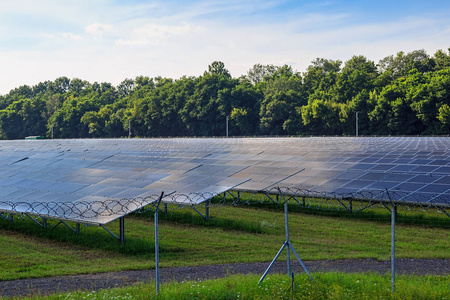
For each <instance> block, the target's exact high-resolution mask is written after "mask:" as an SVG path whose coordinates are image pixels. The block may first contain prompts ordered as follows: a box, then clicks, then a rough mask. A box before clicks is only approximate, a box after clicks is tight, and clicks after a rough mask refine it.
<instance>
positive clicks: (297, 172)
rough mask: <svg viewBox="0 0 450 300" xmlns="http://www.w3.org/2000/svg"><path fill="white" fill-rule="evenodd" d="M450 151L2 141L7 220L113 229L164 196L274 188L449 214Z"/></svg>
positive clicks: (335, 143) (367, 143)
mask: <svg viewBox="0 0 450 300" xmlns="http://www.w3.org/2000/svg"><path fill="white" fill-rule="evenodd" d="M449 146H450V138H445V137H425V138H419V137H404V138H397V137H378V138H369V137H366V138H342V137H341V138H338V137H337V138H329V137H327V138H233V139H191V138H186V139H104V140H91V139H89V140H22V141H2V142H0V167H1V168H0V210H3V211H7V212H8V211H17V212H29V211H30V205H31V204H33V205H39V204H42V203H46V204H47V205H46V207H45V209H42V215H46V216H49V217H54V218H60V219H67V220H74V221H80V222H92V223H98V224H106V223H108V222H110V221H112V220H114V219H117V218H118V217H120V216H123V215H124V214H126V213H129V212H131V211H134V210H136V209H139V208H141V207H143V206H145V205H148V204H150V203H152V202H154V201H156V200H157V199H158V197H159V195H160V194H161V192H164V193H165V194H166V195H168V194H171V195H172V196H170V197H166V198H164V199H163V201H166V202H175V203H178V204H198V203H200V202H202V201H205V200H207V199H209V198H211V197H213V196H214V195H217V194H219V193H222V192H224V191H227V190H230V189H233V190H238V191H261V190H268V189H270V188H273V187H285V188H290V187H295V188H299V189H302V190H303V191H304V192H305V194H308V193H311V194H313V193H321V194H323V195H327V196H330V197H357V198H361V199H371V200H381V201H383V200H391V199H392V200H395V201H405V202H417V201H419V202H424V203H425V202H427V203H429V202H432V203H435V204H436V203H437V204H442V205H449V200H448V199H449V196H450V175H449V174H450V172H449V171H450V151H449V150H448V149H450V147H449ZM130 200H133V201H130ZM11 203H12V204H13V206H14V207H13V208H12V207H11ZM34 209H35V207H34ZM99 211H100V212H101V213H98V212H99Z"/></svg>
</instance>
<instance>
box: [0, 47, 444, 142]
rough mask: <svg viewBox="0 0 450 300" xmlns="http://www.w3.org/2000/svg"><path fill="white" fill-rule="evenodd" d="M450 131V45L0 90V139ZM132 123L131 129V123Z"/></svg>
mask: <svg viewBox="0 0 450 300" xmlns="http://www.w3.org/2000/svg"><path fill="white" fill-rule="evenodd" d="M356 113H358V119H359V133H360V134H361V135H447V134H450V49H448V51H442V50H439V51H437V52H436V53H435V54H434V55H433V56H430V55H428V54H427V53H426V52H425V51H424V50H415V51H412V52H410V53H404V52H399V53H397V54H396V55H391V56H388V57H385V58H383V59H381V60H380V61H379V62H378V63H375V62H373V61H370V60H368V59H367V58H366V57H364V56H362V55H355V56H353V57H352V58H351V59H349V60H348V61H346V62H342V61H340V60H330V59H325V58H317V59H315V60H314V61H312V62H311V65H310V66H309V67H308V68H307V70H306V71H305V72H303V73H299V72H297V71H295V70H293V69H292V67H291V66H288V65H283V66H274V65H261V64H256V65H254V66H253V67H252V68H251V69H250V70H249V71H248V73H247V74H246V75H244V76H241V77H239V78H233V77H232V76H231V74H230V72H229V71H228V69H227V68H226V66H225V64H224V63H223V62H220V61H215V62H213V63H211V65H209V66H208V67H207V69H206V71H205V72H204V73H203V75H201V76H199V77H181V78H179V79H171V78H162V77H155V78H149V77H146V76H138V77H136V78H134V79H130V78H127V79H124V80H123V81H122V82H121V83H120V84H119V85H118V86H116V87H115V86H113V85H112V84H110V83H107V82H103V83H98V82H94V83H90V82H88V81H85V80H82V79H78V78H73V79H69V78H67V77H60V78H57V79H56V80H54V81H45V82H40V83H39V84H37V85H35V86H32V87H30V86H27V85H23V86H20V87H18V88H16V89H14V90H11V91H10V92H9V93H8V94H7V95H4V96H0V137H1V138H2V139H22V138H24V137H26V136H29V135H45V136H47V137H51V134H52V130H53V136H54V137H55V138H87V137H95V138H101V137H105V138H106V137H109V138H111V137H126V136H128V133H129V132H131V134H132V136H139V137H177V136H224V135H225V130H226V129H225V128H226V119H227V117H228V120H229V135H231V136H233V135H236V136H242V135H245V136H250V135H354V134H355V117H356ZM130 126H131V128H130Z"/></svg>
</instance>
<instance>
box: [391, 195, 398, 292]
mask: <svg viewBox="0 0 450 300" xmlns="http://www.w3.org/2000/svg"><path fill="white" fill-rule="evenodd" d="M396 214H397V206H396V205H395V204H394V203H392V210H391V282H392V294H393V293H394V292H395V215H396Z"/></svg>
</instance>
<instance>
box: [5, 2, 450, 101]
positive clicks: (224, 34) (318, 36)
mask: <svg viewBox="0 0 450 300" xmlns="http://www.w3.org/2000/svg"><path fill="white" fill-rule="evenodd" d="M0 7H1V9H0V95H4V94H6V93H8V92H9V91H10V90H11V89H14V88H16V87H19V86H21V85H24V84H27V85H31V86H32V85H35V84H37V83H39V82H41V81H46V80H55V79H56V78H58V77H60V76H67V77H69V78H80V79H83V80H88V81H90V82H94V81H97V82H110V83H112V84H114V85H117V84H119V83H120V82H121V81H122V80H124V79H125V78H135V77H136V76H140V75H144V76H149V77H156V76H163V77H170V78H174V79H177V78H179V77H181V76H184V75H187V76H199V75H201V74H202V73H203V72H204V71H205V70H206V69H207V68H208V65H209V64H210V63H212V62H213V61H215V60H219V61H223V62H224V63H225V66H226V67H227V68H228V70H229V71H230V72H231V74H232V76H233V77H239V76H240V75H243V74H246V73H247V71H248V70H249V69H250V68H251V67H252V66H253V65H254V64H257V63H261V64H274V65H283V64H289V65H291V66H292V67H293V68H294V69H295V70H297V71H300V72H303V71H305V70H306V68H307V67H308V66H309V65H310V63H311V61H312V60H314V59H315V58H317V57H322V58H328V59H340V60H343V61H346V60H348V59H349V58H351V57H352V56H353V55H364V56H366V57H367V58H368V59H371V60H373V61H375V62H378V60H379V59H381V58H383V57H386V56H388V55H392V54H396V53H397V52H398V51H405V52H410V51H412V50H417V49H425V50H426V51H427V52H428V54H430V55H433V54H434V53H435V52H436V50H438V49H442V50H447V49H448V48H449V47H450V22H449V20H450V1H448V0H429V1H423V0H407V1H406V0H405V1H403V0H394V1H392V0H389V1H385V0H378V1H369V0H367V1H366V0H359V1H358V0H348V1H344V0H330V1H326V0H324V1H322V0H292V1H291V0H246V1H235V0H198V1H190V0H185V1H181V0H161V1H154V0H95V1H94V0H76V1H66V0H41V1H35V0H14V1H13V0H0Z"/></svg>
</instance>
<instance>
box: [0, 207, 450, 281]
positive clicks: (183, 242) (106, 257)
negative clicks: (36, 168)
mask: <svg viewBox="0 0 450 300" xmlns="http://www.w3.org/2000/svg"><path fill="white" fill-rule="evenodd" d="M201 209H203V208H201V207H200V208H199V210H201ZM290 210H291V207H290ZM292 210H293V211H292V212H291V211H290V213H289V224H290V236H291V242H292V243H293V245H294V247H295V248H296V250H297V252H298V253H299V255H300V256H301V258H302V259H303V260H321V259H355V258H376V259H378V260H388V259H389V257H390V240H391V237H390V234H391V229H390V222H389V220H390V219H387V220H385V219H386V218H385V216H384V214H386V213H388V212H387V211H385V210H380V211H376V210H373V211H372V212H370V211H367V213H366V218H361V217H353V216H352V215H354V214H348V213H346V212H342V213H341V214H337V213H336V211H333V213H332V214H324V215H320V214H318V213H313V212H314V210H313V212H308V211H296V209H294V208H292ZM316 211H317V210H316ZM210 214H211V220H210V221H205V220H204V219H203V218H201V217H200V216H199V215H198V214H197V213H196V212H195V211H193V210H192V209H188V208H185V209H170V210H169V213H168V214H167V216H164V215H163V214H160V224H159V225H160V226H159V238H160V265H161V267H172V266H195V265H207V264H219V263H238V262H268V261H271V260H272V259H273V257H274V256H275V254H276V253H277V251H278V250H279V248H280V247H281V245H282V243H283V242H284V239H285V232H284V212H283V211H282V207H274V206H272V207H271V208H270V209H268V208H267V207H258V206H242V207H234V206H212V207H211V208H210ZM388 214H389V213H388ZM415 214H416V212H411V211H406V212H403V211H400V212H399V218H400V219H401V218H402V217H403V218H404V220H410V221H411V223H417V222H418V223H419V224H420V220H421V218H422V217H416V216H415ZM433 218H438V217H437V216H436V214H433V213H430V214H429V215H427V216H426V219H431V220H433ZM447 218H448V217H447ZM442 220H446V222H447V223H446V224H449V223H450V218H448V219H442ZM442 220H441V219H439V222H443V223H442V224H444V225H445V221H442ZM53 224H56V221H49V225H50V226H51V225H53ZM442 224H438V226H433V224H432V223H430V222H429V221H427V222H425V224H424V225H411V224H407V222H404V223H403V224H398V225H397V226H396V229H397V230H396V236H397V248H396V255H397V257H399V258H450V251H448V249H449V248H450V231H449V230H448V227H446V226H443V225H442ZM50 226H49V227H50ZM125 226H126V243H125V245H122V246H121V245H119V243H118V242H117V241H116V240H115V239H114V238H113V237H112V236H111V235H110V234H109V233H107V232H106V231H105V230H104V229H102V228H99V227H96V226H90V227H87V228H85V227H84V226H82V230H81V235H80V236H77V235H76V234H74V233H73V232H72V231H70V230H69V229H68V228H66V227H65V226H62V225H60V226H58V227H56V228H54V229H49V228H47V229H44V228H41V227H39V226H37V225H36V224H35V223H33V222H32V221H30V220H28V219H27V218H24V219H21V220H16V221H15V222H14V223H9V222H8V221H6V220H3V219H1V220H0V228H1V235H0V280H13V279H19V278H33V277H44V276H55V275H68V274H85V273H98V272H107V271H120V270H131V269H151V268H154V265H155V264H154V249H155V247H154V246H155V245H154V220H153V213H151V212H149V213H144V214H143V215H134V216H127V217H126V222H125ZM108 228H110V229H111V230H112V231H113V232H115V233H116V234H118V228H119V225H118V222H112V223H111V224H108ZM285 259H286V256H285V254H284V253H283V254H282V256H281V257H280V259H279V260H285Z"/></svg>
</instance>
